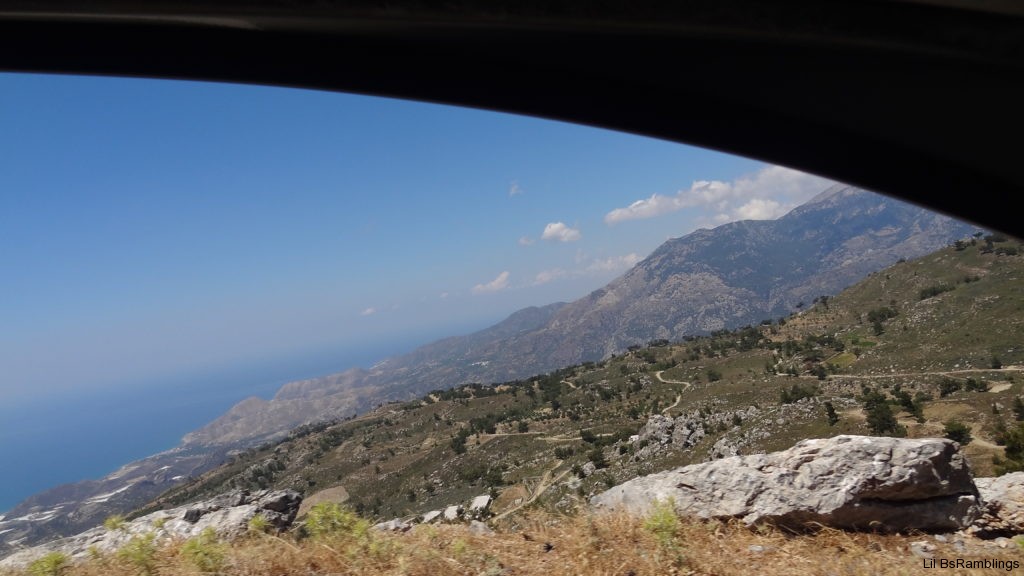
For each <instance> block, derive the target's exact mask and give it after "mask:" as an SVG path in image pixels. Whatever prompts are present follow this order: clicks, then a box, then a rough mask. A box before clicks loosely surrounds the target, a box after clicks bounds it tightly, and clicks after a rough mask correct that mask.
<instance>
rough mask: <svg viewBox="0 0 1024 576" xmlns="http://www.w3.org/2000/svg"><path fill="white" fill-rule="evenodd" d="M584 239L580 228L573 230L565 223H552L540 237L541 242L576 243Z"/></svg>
mask: <svg viewBox="0 0 1024 576" xmlns="http://www.w3.org/2000/svg"><path fill="white" fill-rule="evenodd" d="M581 237H582V235H581V234H580V231H579V229H578V228H571V227H569V226H567V225H566V224H565V223H564V222H552V223H550V224H548V225H547V226H545V227H544V233H543V234H541V235H540V238H541V240H555V241H558V242H575V241H577V240H579V239H580V238H581Z"/></svg>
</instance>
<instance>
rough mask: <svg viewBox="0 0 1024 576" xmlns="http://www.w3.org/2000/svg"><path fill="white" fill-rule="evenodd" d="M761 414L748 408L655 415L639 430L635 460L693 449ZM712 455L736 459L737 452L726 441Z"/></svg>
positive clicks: (635, 441)
mask: <svg viewBox="0 0 1024 576" xmlns="http://www.w3.org/2000/svg"><path fill="white" fill-rule="evenodd" d="M758 412H759V411H758V409H757V408H756V407H755V406H748V407H747V408H741V409H739V410H723V411H721V412H713V413H707V414H703V413H701V412H700V411H699V410H693V411H691V412H688V413H686V414H682V415H680V416H677V417H676V418H669V417H668V416H663V415H661V414H654V415H652V416H651V417H650V418H648V419H647V423H646V424H644V426H643V427H642V428H640V432H639V433H638V434H637V435H636V436H635V437H634V438H632V442H633V445H634V446H636V447H637V452H636V459H637V460H645V459H648V458H651V457H653V456H654V455H655V454H657V453H658V452H660V451H662V450H663V449H665V448H669V447H672V448H678V449H686V448H692V447H693V446H695V445H697V443H699V442H700V441H701V440H703V439H704V437H705V436H707V435H708V434H711V433H714V432H715V431H716V430H721V429H728V428H730V427H734V426H736V424H735V422H737V421H740V422H742V421H746V420H747V419H748V418H752V417H754V416H755V415H757V414H758ZM713 452H714V455H713V457H718V458H720V457H723V456H726V455H728V456H735V455H736V454H737V449H736V448H735V447H734V446H732V445H731V444H728V442H727V441H726V440H724V439H723V440H721V441H720V442H719V443H716V444H715V446H714V447H713Z"/></svg>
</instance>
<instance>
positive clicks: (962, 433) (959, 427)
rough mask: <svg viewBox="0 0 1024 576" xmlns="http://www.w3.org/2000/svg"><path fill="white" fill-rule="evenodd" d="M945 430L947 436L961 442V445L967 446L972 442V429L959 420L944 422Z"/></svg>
mask: <svg viewBox="0 0 1024 576" xmlns="http://www.w3.org/2000/svg"><path fill="white" fill-rule="evenodd" d="M943 432H944V434H945V435H946V438H949V439H950V440H952V441H954V442H959V443H960V445H961V446H966V445H968V444H970V443H971V440H972V438H971V429H970V428H969V427H968V426H967V425H966V424H964V423H963V422H959V421H957V420H947V421H946V422H945V423H944V424H943Z"/></svg>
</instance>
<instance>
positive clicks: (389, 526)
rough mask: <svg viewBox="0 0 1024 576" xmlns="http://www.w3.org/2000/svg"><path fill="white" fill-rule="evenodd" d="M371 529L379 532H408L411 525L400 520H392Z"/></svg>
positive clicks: (375, 525)
mask: <svg viewBox="0 0 1024 576" xmlns="http://www.w3.org/2000/svg"><path fill="white" fill-rule="evenodd" d="M373 528H374V529H375V530H380V531H381V532H408V531H409V529H410V528H412V524H410V523H408V522H406V521H404V520H402V519H401V518H392V519H391V520H388V521H387V522H381V523H379V524H374V525H373Z"/></svg>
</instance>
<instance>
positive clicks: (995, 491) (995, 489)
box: [970, 472, 1024, 536]
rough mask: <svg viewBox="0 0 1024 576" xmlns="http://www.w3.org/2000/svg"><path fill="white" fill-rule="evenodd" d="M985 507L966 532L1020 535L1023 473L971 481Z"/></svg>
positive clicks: (1023, 530) (1023, 525) (1023, 517)
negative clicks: (980, 515) (976, 487)
mask: <svg viewBox="0 0 1024 576" xmlns="http://www.w3.org/2000/svg"><path fill="white" fill-rule="evenodd" d="M974 483H975V485H977V486H978V492H980V493H981V499H982V500H983V501H984V503H985V507H984V514H983V515H982V517H981V518H979V519H978V520H977V521H976V522H975V524H974V526H972V527H971V529H970V531H971V532H974V533H976V534H978V535H979V536H1010V535H1013V534H1021V533H1024V472H1014V473H1012V474H1007V475H1005V476H999V477H998V478H977V479H975V480H974Z"/></svg>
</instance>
